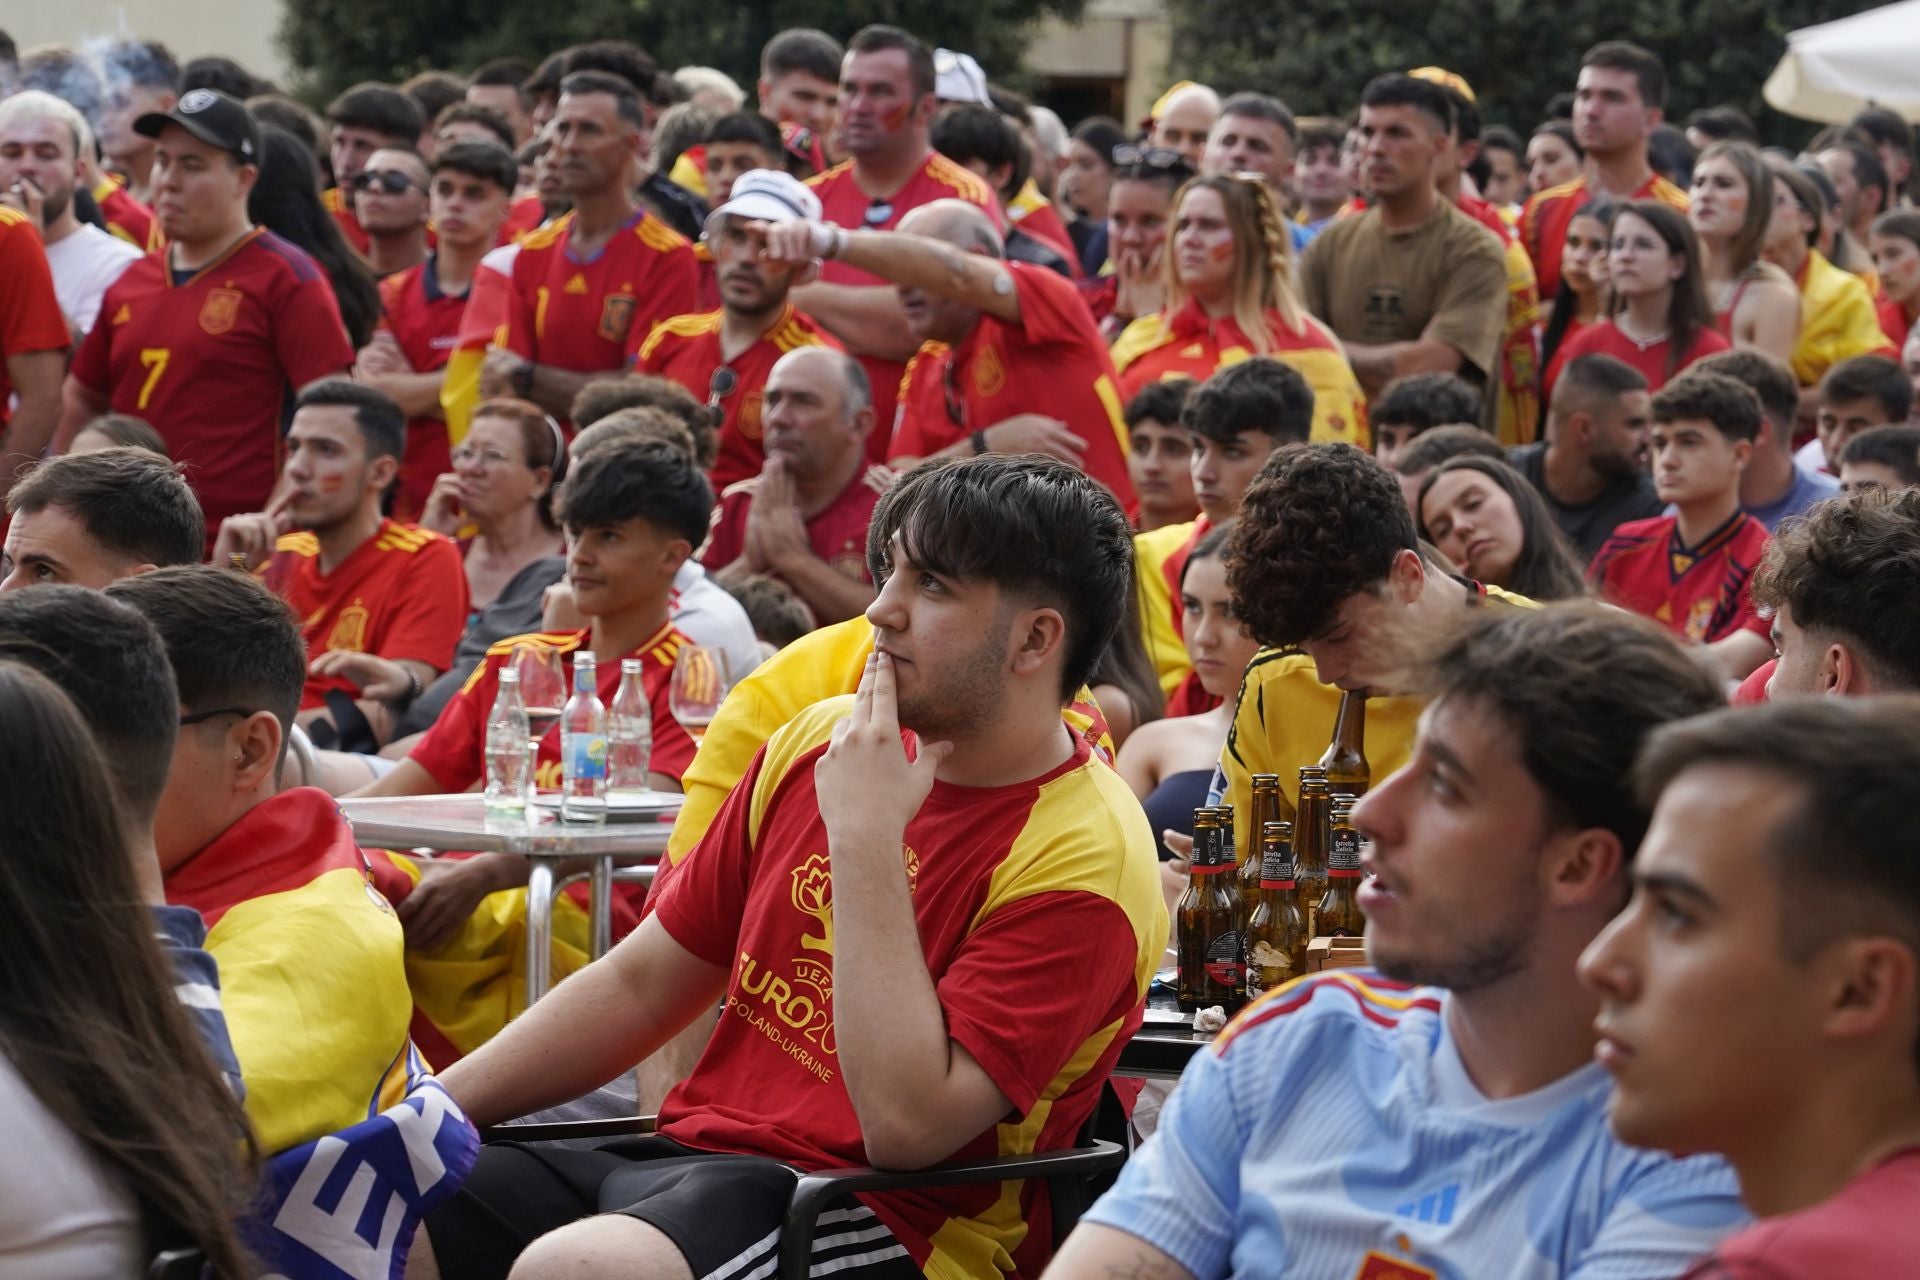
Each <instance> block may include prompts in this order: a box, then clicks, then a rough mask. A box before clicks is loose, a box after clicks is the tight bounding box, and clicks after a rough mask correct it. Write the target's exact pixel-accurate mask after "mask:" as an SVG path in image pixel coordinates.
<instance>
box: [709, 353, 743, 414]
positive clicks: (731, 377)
mask: <svg viewBox="0 0 1920 1280" xmlns="http://www.w3.org/2000/svg"><path fill="white" fill-rule="evenodd" d="M739 385H740V375H739V374H737V373H735V372H734V371H733V367H732V366H731V365H724V364H723V365H720V366H718V367H716V368H715V369H714V371H713V376H712V377H711V378H708V379H707V408H709V409H718V408H719V407H720V402H721V401H722V400H725V399H726V398H727V397H728V396H730V395H732V394H733V389H734V388H735V387H737V386H739Z"/></svg>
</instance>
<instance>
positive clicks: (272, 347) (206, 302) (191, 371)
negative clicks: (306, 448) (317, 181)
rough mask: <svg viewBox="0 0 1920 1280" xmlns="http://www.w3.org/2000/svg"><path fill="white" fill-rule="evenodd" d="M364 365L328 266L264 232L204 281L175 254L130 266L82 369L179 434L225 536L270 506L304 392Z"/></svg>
mask: <svg viewBox="0 0 1920 1280" xmlns="http://www.w3.org/2000/svg"><path fill="white" fill-rule="evenodd" d="M352 367H353V344H352V342H350V341H349V340H348V338H347V330H346V327H345V326H344V325H343V324H342V323H341V320H340V308H339V306H338V305H337V304H336V303H335V301H334V297H333V285H332V283H331V282H330V281H329V280H328V279H327V274H326V272H324V271H322V270H321V269H320V265H319V264H318V263H316V262H315V261H314V260H313V259H312V258H310V257H308V256H307V254H306V252H305V251H304V250H302V249H300V248H298V247H296V246H294V245H292V244H289V243H288V242H287V241H285V240H282V239H281V238H280V237H279V236H277V235H274V234H273V233H272V232H271V231H266V230H263V229H261V228H258V227H256V228H254V229H253V230H252V231H251V232H249V233H248V234H247V235H246V236H244V237H242V238H241V240H240V241H239V242H238V243H237V244H235V245H234V246H233V247H232V248H231V249H228V250H227V251H226V252H225V253H224V254H222V255H220V257H218V258H216V259H214V260H213V261H212V262H209V263H207V264H206V265H205V266H203V267H201V268H199V269H198V270H197V271H194V272H192V273H191V274H185V273H180V272H175V271H172V270H170V269H169V267H168V263H167V255H166V253H165V252H164V251H163V252H160V253H153V254H148V255H147V256H146V257H144V258H142V259H140V260H139V261H138V262H135V263H133V264H131V265H130V266H128V267H127V269H126V270H125V271H124V272H122V273H121V275H120V278H119V279H118V280H116V281H114V282H113V283H112V284H111V285H109V286H107V291H106V294H105V295H104V296H103V297H102V298H101V300H100V318H99V319H98V320H97V321H95V322H94V326H93V329H92V331H91V332H89V333H88V334H87V337H86V340H85V341H84V342H82V343H81V344H80V350H79V352H78V353H76V354H75V356H74V359H73V369H72V374H73V377H74V378H75V380H77V381H78V382H79V383H80V384H81V385H83V386H85V387H87V388H89V389H90V390H92V391H94V392H96V393H98V394H101V395H104V396H106V398H107V403H108V407H109V408H111V409H112V410H113V411H114V412H115V413H130V414H133V415H134V416H135V417H138V418H141V419H143V420H145V421H146V422H148V423H150V424H152V426H153V429H154V430H156V431H158V432H159V433H160V435H161V437H162V438H163V439H165V440H166V442H167V449H168V451H169V452H170V453H171V454H172V455H173V460H174V461H175V462H178V463H181V464H183V465H184V467H185V471H186V476H187V480H188V482H189V483H190V484H192V485H193V488H194V492H195V493H197V494H198V495H199V497H200V506H201V507H202V508H203V509H204V510H205V511H206V515H207V533H208V538H209V542H211V538H212V535H213V533H214V531H216V530H217V529H218V528H219V527H220V522H221V521H222V520H224V519H226V518H227V517H228V516H230V515H237V514H239V513H241V512H248V511H258V510H260V509H261V508H262V507H264V506H266V504H267V498H268V497H269V496H270V495H271V494H272V492H273V484H274V480H275V478H276V477H278V475H279V474H280V440H281V432H282V427H283V420H284V418H285V416H286V412H287V405H288V404H289V403H290V402H291V400H292V397H293V394H294V393H295V392H296V391H298V390H299V388H301V387H304V386H306V385H307V384H308V383H310V382H314V381H317V380H318V379H320V378H324V377H328V376H331V375H335V374H345V373H346V372H347V371H348V370H350V369H351V368H352Z"/></svg>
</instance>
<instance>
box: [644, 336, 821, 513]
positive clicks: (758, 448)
mask: <svg viewBox="0 0 1920 1280" xmlns="http://www.w3.org/2000/svg"><path fill="white" fill-rule="evenodd" d="M725 319H726V312H725V311H724V310H720V311H707V312H696V313H693V314H691V315H684V316H670V317H668V318H667V319H665V320H662V321H661V322H660V323H659V324H657V325H655V326H654V328H653V332H652V333H650V334H648V335H647V340H646V342H644V343H643V344H642V345H641V347H640V354H639V356H638V357H637V358H636V359H635V361H634V366H633V367H634V369H635V370H636V371H638V372H640V373H654V374H658V375H660V376H661V377H663V378H671V379H673V380H674V381H675V382H677V383H679V384H680V385H681V386H683V387H685V388H686V389H687V390H688V391H690V392H692V393H693V396H694V398H695V399H697V400H701V401H709V400H711V399H712V398H713V396H714V393H715V392H716V391H717V390H718V388H717V387H716V386H715V384H714V375H715V374H717V373H718V372H719V370H720V369H721V368H722V367H723V366H724V367H725V368H728V369H731V370H733V390H731V391H729V392H728V393H727V394H726V395H724V396H721V397H720V411H721V414H722V416H721V419H720V440H719V452H718V453H717V454H716V455H715V457H714V460H713V470H712V471H710V472H708V474H707V478H708V479H710V480H711V481H712V482H713V487H714V488H715V489H716V490H720V489H725V488H727V487H728V486H730V485H735V484H738V483H740V482H741V481H742V480H750V479H752V478H753V477H754V476H757V475H759V474H760V466H761V464H762V463H763V462H765V461H766V456H767V455H766V445H765V443H764V440H763V437H764V435H765V428H764V427H763V426H762V425H761V422H760V413H761V408H762V402H763V400H764V399H765V395H766V387H767V376H768V375H769V374H771V373H772V372H773V366H774V365H775V364H776V363H777V362H778V361H779V359H780V357H781V356H784V355H786V354H787V352H789V351H795V350H798V349H799V348H801V347H817V346H825V347H834V348H838V347H839V345H840V344H839V343H838V342H835V341H834V340H833V339H832V338H831V337H829V336H828V335H827V333H826V331H825V330H823V329H822V328H821V327H820V326H819V325H817V324H815V323H814V321H813V319H812V318H811V317H810V316H806V315H803V314H801V313H800V312H798V311H796V310H794V308H793V304H792V303H788V304H787V306H786V309H785V310H784V311H782V312H781V313H780V318H779V319H778V320H776V321H775V322H774V323H773V326H772V327H771V328H769V329H768V330H767V331H766V332H765V333H763V334H761V335H760V338H759V340H758V341H757V342H755V343H754V344H753V345H752V346H750V347H748V348H747V349H746V350H745V351H742V352H741V353H740V354H739V355H737V356H735V357H734V358H733V359H731V360H727V359H724V358H723V357H722V355H721V352H720V326H721V322H722V321H724V320H725Z"/></svg>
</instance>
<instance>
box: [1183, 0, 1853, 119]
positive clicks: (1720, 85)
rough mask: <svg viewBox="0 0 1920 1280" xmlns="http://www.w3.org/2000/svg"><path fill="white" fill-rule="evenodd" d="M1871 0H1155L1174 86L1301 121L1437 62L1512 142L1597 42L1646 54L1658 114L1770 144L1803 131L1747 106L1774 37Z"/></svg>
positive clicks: (1756, 99) (1336, 111) (1776, 43)
mask: <svg viewBox="0 0 1920 1280" xmlns="http://www.w3.org/2000/svg"><path fill="white" fill-rule="evenodd" d="M1882 2H1883V0H1691V2H1690V3H1687V4H1674V3H1672V2H1671V0H1553V2H1549V0H1426V3H1423V4H1417V5H1409V4H1406V3H1403V2H1402V0H1280V2H1279V3H1275V0H1168V4H1167V9H1168V11H1169V15H1170V17H1171V19H1172V23H1173V52H1172V66H1173V70H1174V72H1175V74H1176V75H1177V76H1181V77H1186V78H1188V79H1194V80H1200V81H1204V82H1205V83H1207V84H1211V85H1213V86H1214V87H1215V88H1217V89H1220V90H1221V91H1222V92H1225V91H1229V90H1234V89H1261V90H1264V91H1266V92H1269V93H1274V94H1277V95H1279V96H1280V97H1281V98H1283V99H1285V100H1286V102H1287V103H1288V105H1289V106H1291V107H1292V108H1293V109H1294V110H1295V111H1297V112H1300V113H1301V114H1303V115H1308V114H1311V115H1341V114H1343V113H1345V112H1347V111H1351V110H1352V109H1353V107H1354V106H1355V104H1356V103H1357V102H1358V101H1359V98H1360V90H1361V89H1362V88H1363V87H1364V86H1365V85H1366V83H1367V81H1368V80H1369V79H1370V78H1372V77H1373V76H1375V75H1377V74H1379V73H1380V72H1383V71H1390V70H1396V69H1397V70H1408V69H1410V68H1413V67H1419V66H1431V65H1440V66H1444V67H1446V68H1447V69H1448V70H1450V71H1454V72H1457V73H1458V74H1460V75H1462V76H1464V77H1466V79H1467V82H1468V83H1469V84H1471V85H1472V86H1473V88H1474V93H1475V96H1476V97H1477V98H1478V99H1479V101H1480V104H1481V107H1482V110H1483V111H1484V112H1485V113H1486V115H1487V119H1488V121H1489V122H1490V123H1501V124H1507V125H1510V126H1512V127H1514V128H1516V129H1519V130H1520V131H1521V132H1522V134H1523V136H1524V134H1525V133H1526V131H1527V130H1529V129H1530V128H1531V127H1532V126H1533V125H1534V124H1535V123H1537V122H1538V121H1539V120H1540V119H1541V118H1542V116H1543V108H1544V107H1545V106H1546V103H1547V100H1548V99H1549V98H1551V97H1552V96H1553V95H1554V94H1556V93H1561V92H1564V91H1567V90H1571V89H1572V88H1573V84H1574V80H1575V77H1576V76H1577V75H1578V72H1579V65H1580V55H1581V54H1582V53H1583V52H1584V51H1585V50H1586V49H1587V48H1588V47H1589V46H1591V45H1594V44H1597V43H1599V42H1600V41H1602V40H1631V41H1633V42H1634V43H1636V44H1640V45H1644V46H1646V47H1647V48H1649V49H1652V50H1653V51H1654V52H1655V53H1657V54H1659V55H1660V57H1661V59H1662V61H1664V62H1665V63H1666V67H1667V75H1668V78H1669V80H1670V82H1671V89H1670V92H1669V93H1668V97H1667V118H1668V119H1669V120H1672V121H1674V122H1675V123H1682V122H1684V121H1685V119H1686V117H1687V113H1688V112H1691V111H1694V110H1697V109H1698V108H1700V107H1706V106H1712V105H1715V104H1722V103H1724V104H1729V105H1732V106H1737V107H1739V108H1741V109H1742V110H1744V111H1746V112H1747V113H1748V114H1749V115H1751V116H1753V117H1754V119H1755V120H1756V121H1758V122H1759V124H1760V126H1761V130H1762V132H1763V134H1765V135H1766V136H1767V137H1768V138H1769V139H1770V140H1777V141H1795V142H1797V141H1799V140H1800V139H1802V138H1804V137H1805V136H1806V135H1807V133H1809V132H1810V131H1811V127H1810V126H1808V125H1807V124H1806V123H1805V122H1804V121H1796V120H1793V119H1792V118H1790V117H1787V116H1782V115H1780V114H1779V113H1778V112H1776V111H1774V110H1772V108H1770V107H1766V106H1765V105H1764V104H1763V103H1762V102H1761V99H1760V86H1761V84H1762V83H1764V82H1765V80H1766V78H1767V75H1768V73H1769V72H1771V71H1772V70H1773V67H1774V64H1775V63H1777V62H1778V61H1779V60H1780V56H1781V55H1782V54H1783V53H1785V52H1786V35H1787V32H1789V31H1792V30H1795V29H1797V28H1800V27H1806V26H1812V25H1813V24H1815V23H1819V22H1827V21H1830V20H1832V19H1834V18H1841V17H1845V16H1846V15H1847V14H1850V13H1855V12H1858V11H1860V10H1862V9H1870V8H1873V7H1875V6H1876V5H1878V4H1880V3H1882Z"/></svg>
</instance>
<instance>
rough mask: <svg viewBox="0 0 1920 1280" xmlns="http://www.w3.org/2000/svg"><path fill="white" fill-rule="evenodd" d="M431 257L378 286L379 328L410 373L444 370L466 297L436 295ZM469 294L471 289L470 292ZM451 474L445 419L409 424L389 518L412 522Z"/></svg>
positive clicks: (438, 287)
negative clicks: (395, 346)
mask: <svg viewBox="0 0 1920 1280" xmlns="http://www.w3.org/2000/svg"><path fill="white" fill-rule="evenodd" d="M433 267H434V255H433V254H428V255H427V260H426V261H425V262H423V263H421V264H420V265H419V266H415V267H408V268H407V269H406V270H405V271H398V272H395V273H394V274H393V275H390V276H388V277H387V278H386V279H384V280H382V281H381V282H380V311H381V317H380V327H381V328H382V329H385V330H387V331H388V332H389V333H391V334H393V337H394V340H395V341H396V342H398V343H399V344H400V350H401V351H402V352H403V353H404V354H405V355H406V357H407V363H408V364H410V365H412V366H413V370H414V372H415V373H431V372H433V371H435V370H437V369H444V368H446V367H447V359H448V357H450V356H452V355H453V348H454V345H455V343H457V342H458V341H459V336H460V317H461V315H462V314H463V313H464V312H465V311H466V307H467V295H466V294H465V293H442V292H440V282H439V279H438V278H437V277H436V276H435V275H434V270H433ZM469 292H471V287H469ZM452 469H453V458H452V456H451V449H450V447H449V445H448V444H447V423H446V419H444V418H440V417H424V418H414V419H412V420H411V421H409V422H408V423H407V449H406V453H405V454H404V455H402V457H401V459H400V482H399V484H398V486H397V487H396V489H395V492H394V506H393V513H394V515H396V516H398V517H399V518H400V519H402V520H413V519H416V518H417V517H418V516H419V514H420V512H421V511H422V510H423V509H424V508H425V507H426V505H427V495H428V494H429V493H430V492H432V491H433V482H434V480H435V479H437V478H438V477H440V476H442V475H444V474H445V473H447V472H448V471H451V470H452Z"/></svg>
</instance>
